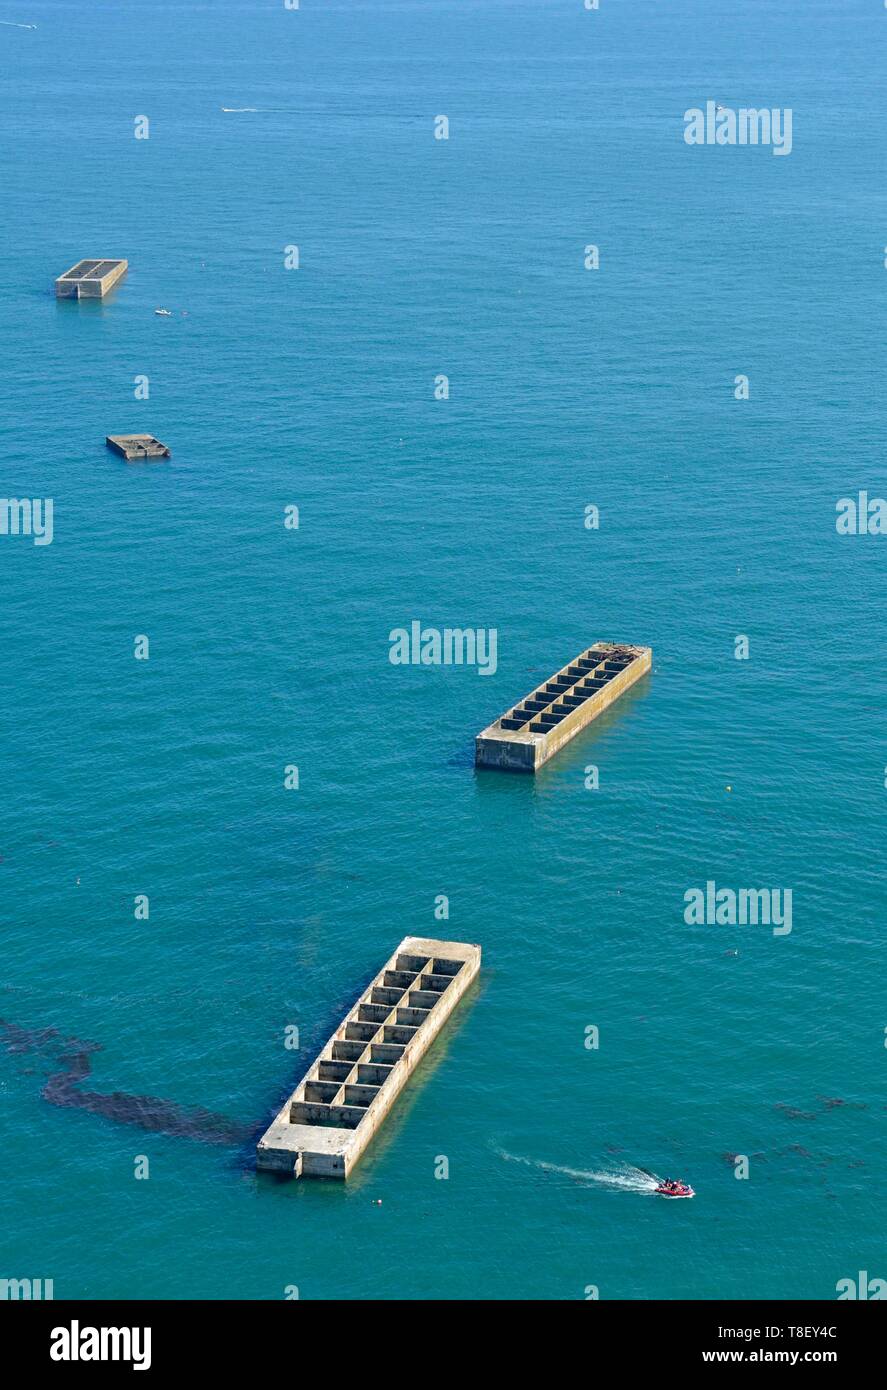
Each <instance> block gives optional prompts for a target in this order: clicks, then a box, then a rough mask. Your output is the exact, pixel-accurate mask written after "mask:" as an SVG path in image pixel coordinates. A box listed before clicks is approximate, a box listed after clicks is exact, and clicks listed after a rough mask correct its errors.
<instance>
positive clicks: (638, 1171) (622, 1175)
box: [496, 1149, 660, 1195]
mask: <svg viewBox="0 0 887 1390" xmlns="http://www.w3.org/2000/svg"><path fill="white" fill-rule="evenodd" d="M496 1153H497V1154H498V1155H499V1157H500V1158H503V1159H504V1160H505V1162H506V1163H522V1164H524V1166H525V1167H527V1168H536V1169H538V1170H539V1171H540V1172H543V1173H562V1174H563V1175H564V1177H567V1178H572V1179H573V1180H574V1181H575V1182H580V1183H587V1184H588V1185H589V1186H591V1187H609V1188H611V1189H613V1190H614V1191H622V1192H638V1193H640V1194H641V1195H652V1194H653V1193H654V1192H655V1191H656V1189H657V1187H658V1186H659V1183H660V1179H659V1178H658V1177H657V1176H656V1174H655V1173H648V1172H647V1170H646V1168H637V1167H635V1165H634V1164H633V1163H624V1164H622V1166H621V1167H620V1168H618V1169H616V1170H610V1171H606V1170H598V1169H585V1168H567V1167H565V1166H564V1165H563V1164H561V1163H546V1162H545V1160H544V1159H541V1158H524V1157H523V1156H522V1155H521V1154H510V1153H507V1152H506V1151H505V1149H496Z"/></svg>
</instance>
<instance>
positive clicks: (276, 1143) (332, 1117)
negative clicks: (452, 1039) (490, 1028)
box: [256, 936, 481, 1178]
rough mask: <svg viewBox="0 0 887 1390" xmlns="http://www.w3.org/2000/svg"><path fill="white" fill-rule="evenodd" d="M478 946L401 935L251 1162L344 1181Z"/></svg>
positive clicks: (467, 976)
mask: <svg viewBox="0 0 887 1390" xmlns="http://www.w3.org/2000/svg"><path fill="white" fill-rule="evenodd" d="M480 954H481V953H480V947H479V946H474V945H471V944H469V943H468V942H464V941H436V940H434V939H432V938H429V937H422V936H407V937H404V939H403V941H402V942H401V943H400V945H399V946H398V948H397V950H396V951H395V952H394V955H393V956H391V958H390V959H389V960H388V961H387V963H386V964H385V965H384V966H383V968H382V969H381V970H380V971H379V973H378V975H377V976H376V978H375V979H374V980H373V981H372V983H371V984H370V985H369V986H368V988H367V989H366V990H365V991H364V993H363V994H362V995H361V996H360V998H359V999H358V1001H357V1003H356V1004H355V1005H354V1007H353V1009H351V1011H350V1013H348V1014H347V1016H346V1017H345V1018H344V1019H343V1021H342V1022H341V1023H340V1024H339V1027H338V1028H337V1029H336V1031H335V1033H334V1034H333V1036H332V1037H331V1038H330V1040H329V1042H328V1043H327V1045H326V1047H325V1048H324V1049H323V1051H322V1052H321V1053H320V1056H319V1057H318V1058H317V1060H316V1061H315V1062H314V1063H313V1065H312V1066H311V1067H309V1069H308V1071H307V1072H306V1073H305V1076H304V1077H303V1078H302V1080H301V1082H300V1083H299V1085H298V1086H297V1087H296V1089H295V1091H294V1092H293V1094H292V1095H291V1096H290V1098H289V1100H288V1101H287V1102H286V1104H285V1105H284V1106H283V1109H282V1110H281V1111H280V1112H279V1114H278V1115H277V1117H276V1119H275V1120H274V1121H273V1123H272V1124H271V1125H269V1127H268V1129H267V1130H266V1131H265V1133H264V1134H263V1135H262V1138H261V1139H260V1140H259V1143H258V1146H257V1148H256V1167H257V1168H261V1169H267V1170H270V1171H272V1172H277V1173H286V1174H288V1175H289V1176H291V1177H295V1178H301V1177H312V1178H347V1176H348V1174H349V1173H350V1172H351V1169H352V1168H353V1167H354V1165H355V1163H356V1162H357V1160H358V1159H359V1158H360V1156H361V1154H362V1153H363V1151H364V1149H365V1148H366V1146H367V1144H368V1143H369V1142H370V1140H371V1139H372V1137H373V1135H374V1134H375V1133H376V1131H377V1130H378V1128H379V1126H380V1125H381V1124H382V1122H383V1120H384V1119H385V1117H386V1115H387V1114H388V1112H389V1111H390V1109H391V1107H392V1105H393V1104H394V1101H395V1099H396V1098H397V1096H398V1094H399V1092H400V1091H401V1090H402V1088H403V1086H404V1083H405V1082H406V1080H407V1079H408V1077H409V1076H410V1074H411V1072H412V1071H413V1070H414V1069H415V1067H416V1064H417V1063H418V1061H419V1059H420V1057H422V1056H423V1054H424V1053H425V1052H426V1051H427V1050H428V1047H429V1046H430V1044H431V1043H432V1041H433V1040H434V1038H435V1037H436V1036H437V1034H438V1033H439V1032H440V1030H441V1028H442V1027H443V1025H444V1023H445V1022H446V1020H447V1019H448V1018H449V1016H450V1014H451V1013H452V1012H453V1009H454V1008H455V1007H456V1005H457V1004H458V1003H459V1000H460V999H461V998H462V996H463V995H464V993H465V991H466V990H467V988H468V986H469V985H470V984H471V982H472V980H473V979H474V978H475V976H476V975H477V973H478V971H479V970H480Z"/></svg>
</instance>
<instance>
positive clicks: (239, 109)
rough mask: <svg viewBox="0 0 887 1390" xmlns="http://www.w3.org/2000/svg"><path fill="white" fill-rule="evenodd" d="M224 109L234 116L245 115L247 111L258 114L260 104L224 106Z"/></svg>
mask: <svg viewBox="0 0 887 1390" xmlns="http://www.w3.org/2000/svg"><path fill="white" fill-rule="evenodd" d="M222 110H223V111H227V112H228V113H229V115H234V116H243V115H245V114H246V112H247V111H253V112H255V113H256V115H258V114H259V108H258V106H223V107H222Z"/></svg>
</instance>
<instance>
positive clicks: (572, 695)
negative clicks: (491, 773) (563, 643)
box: [474, 642, 653, 772]
mask: <svg viewBox="0 0 887 1390" xmlns="http://www.w3.org/2000/svg"><path fill="white" fill-rule="evenodd" d="M652 662H653V652H652V649H651V648H650V647H633V646H628V645H626V644H625V643H618V642H595V644H594V646H593V647H589V648H588V650H587V651H584V652H580V654H579V656H577V657H576V660H575V661H571V662H570V663H569V665H567V666H563V667H561V669H560V671H557V672H555V674H554V675H553V676H552V677H551V679H550V680H548V681H546V682H545V683H544V684H543V685H540V686H538V687H537V688H536V689H535V690H534V691H533V692H532V693H531V694H530V695H528V696H527V697H526V699H524V700H522V701H521V702H520V704H518V705H515V706H514V707H513V708H512V709H510V710H507V711H506V712H505V714H503V715H502V716H501V718H499V719H497V720H495V722H494V723H492V724H490V725H488V727H487V728H486V729H484V730H483V731H482V732H481V733H479V734H478V735H477V738H476V739H475V751H474V761H475V766H476V767H498V768H505V769H507V770H510V771H515V772H535V771H536V769H537V768H540V767H541V766H542V764H543V763H545V762H547V761H548V759H549V758H550V757H552V756H553V754H555V753H556V752H557V751H558V749H559V748H563V746H564V744H565V743H569V741H570V739H571V738H574V737H575V735H576V734H578V733H579V731H580V729H584V728H585V726H586V725H587V724H590V723H591V721H592V720H593V719H597V717H598V715H599V714H601V713H602V711H603V710H605V709H606V708H607V706H608V705H611V704H612V703H613V701H614V700H617V699H618V698H619V696H620V695H622V694H623V693H624V691H626V690H627V689H628V687H629V686H630V685H634V683H635V681H636V680H639V679H640V677H641V676H642V675H644V673H645V672H646V671H649V669H650V666H651V665H652Z"/></svg>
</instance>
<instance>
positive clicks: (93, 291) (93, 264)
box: [55, 261, 129, 299]
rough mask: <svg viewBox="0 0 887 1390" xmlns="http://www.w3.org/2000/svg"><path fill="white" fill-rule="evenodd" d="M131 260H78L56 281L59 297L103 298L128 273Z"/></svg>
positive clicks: (56, 290)
mask: <svg viewBox="0 0 887 1390" xmlns="http://www.w3.org/2000/svg"><path fill="white" fill-rule="evenodd" d="M128 265H129V261H78V262H77V264H76V265H72V266H71V269H70V270H66V271H65V273H64V275H60V276H59V277H58V279H57V280H56V282H55V292H56V295H57V296H58V298H59V299H103V298H104V296H105V295H106V294H107V293H108V291H109V290H111V289H113V288H114V286H115V285H116V284H117V281H118V280H119V279H120V278H121V277H122V276H123V275H125V274H126V268H127V266H128Z"/></svg>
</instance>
